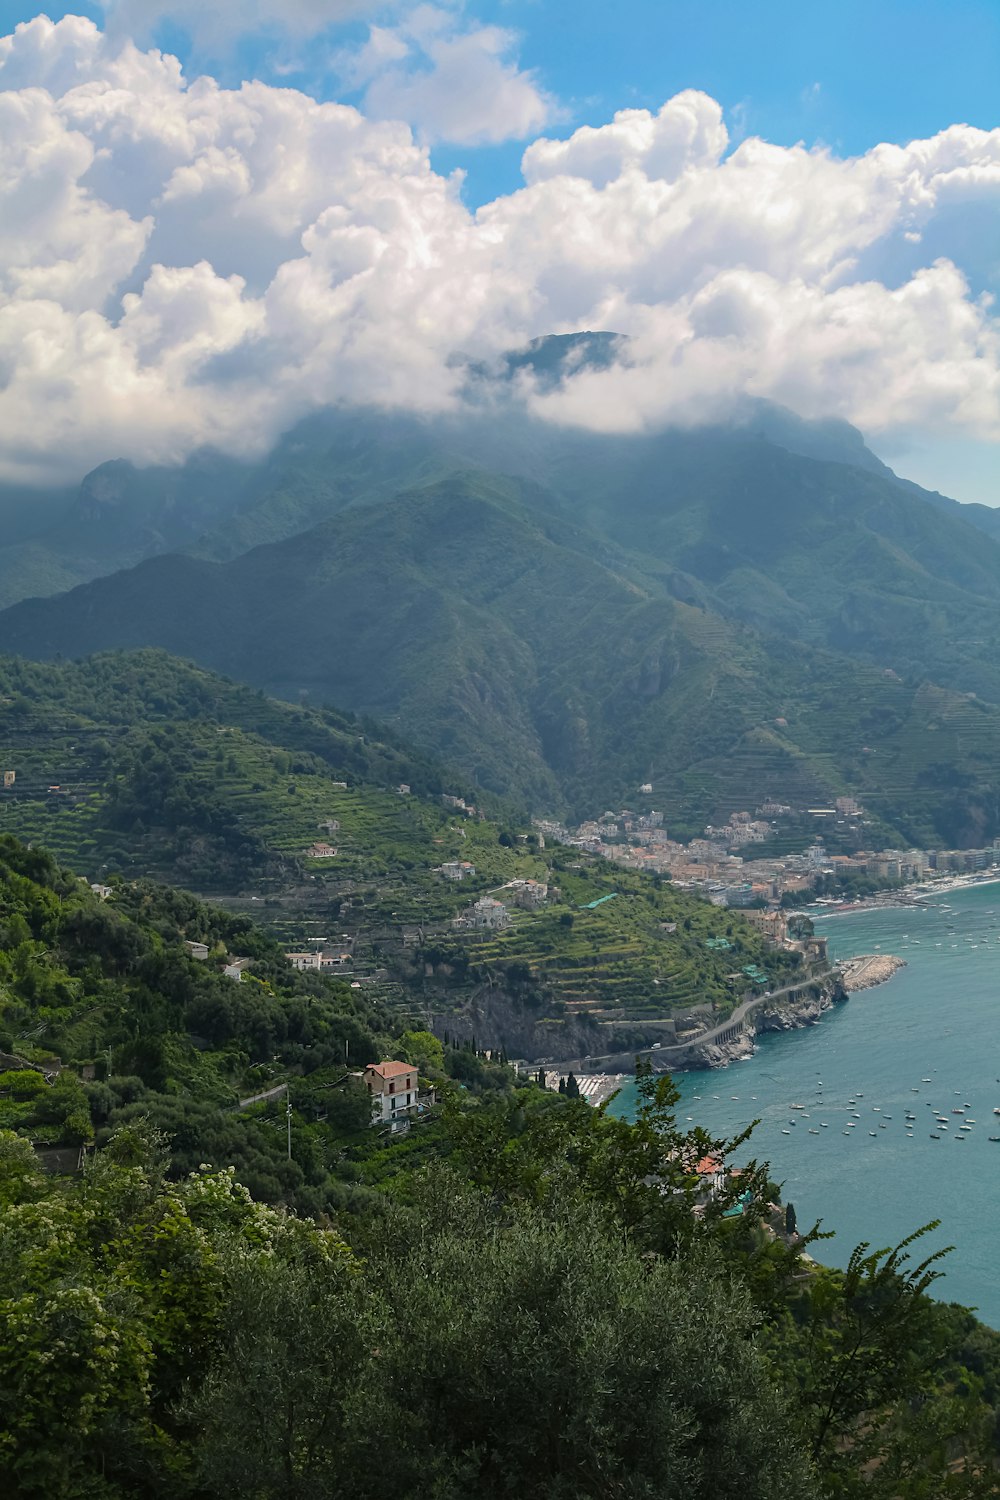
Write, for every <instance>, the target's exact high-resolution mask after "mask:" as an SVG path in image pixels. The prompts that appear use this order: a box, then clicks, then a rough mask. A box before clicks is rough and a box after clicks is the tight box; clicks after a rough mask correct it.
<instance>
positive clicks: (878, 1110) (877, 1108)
mask: <svg viewBox="0 0 1000 1500" xmlns="http://www.w3.org/2000/svg"><path fill="white" fill-rule="evenodd" d="M872 1109H873V1110H874V1111H875V1113H876V1114H880V1113H881V1111H882V1106H881V1104H873V1105H872Z"/></svg>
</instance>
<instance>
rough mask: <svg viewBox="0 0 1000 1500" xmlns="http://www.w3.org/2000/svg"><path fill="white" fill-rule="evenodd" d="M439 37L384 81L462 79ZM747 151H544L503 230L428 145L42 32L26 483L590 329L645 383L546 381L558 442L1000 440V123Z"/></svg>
mask: <svg viewBox="0 0 1000 1500" xmlns="http://www.w3.org/2000/svg"><path fill="white" fill-rule="evenodd" d="M408 25H409V29H408V30H406V31H405V32H404V31H403V30H402V29H401V28H400V27H399V26H397V27H395V28H390V29H389V30H386V31H385V32H384V34H378V33H375V34H373V38H372V41H371V42H370V46H369V50H368V52H367V54H366V55H365V56H363V57H360V58H357V59H356V62H357V66H358V67H359V68H361V69H367V72H366V73H365V77H366V79H367V83H368V87H369V92H371V90H372V89H377V87H378V86H380V85H383V86H384V85H385V80H386V78H387V77H390V76H391V74H392V71H393V69H394V68H397V67H403V68H411V67H412V61H413V59H414V58H415V59H416V62H417V64H418V66H423V64H422V63H421V62H420V59H421V58H428V57H429V58H431V59H432V67H433V68H437V69H444V71H445V72H446V70H447V66H450V65H451V64H450V62H449V61H448V58H449V54H448V52H447V48H450V47H452V46H454V45H457V43H458V42H459V41H461V36H460V35H459V33H458V32H457V31H456V28H455V24H454V20H453V18H452V17H449V16H448V15H445V14H443V13H442V12H440V11H437V10H431V9H428V8H423V9H422V10H421V11H420V12H418V13H416V15H415V17H411V21H410V23H408ZM472 34H475V33H467V34H466V35H472ZM505 45H506V44H505V43H504V42H503V41H502V40H501V39H496V40H494V41H491V42H490V43H489V45H487V46H486V47H485V53H484V55H485V56H486V57H487V61H488V62H489V61H490V59H492V62H493V63H496V64H497V66H499V67H500V68H501V70H502V69H503V68H504V67H506V66H508V64H506V63H505V62H504V58H505V56H506V55H507V54H506V53H505V52H504V46H505ZM404 46H405V48H406V49H407V52H406V56H405V57H404V56H403V55H402V53H401V51H400V49H401V47H404ZM435 48H444V49H445V50H444V51H438V52H434V50H433V49H435ZM491 48H492V50H491ZM435 58H436V59H437V61H436V62H435V61H433V59H435ZM442 59H443V61H442ZM360 76H361V75H359V77H360ZM408 76H409V74H408ZM432 76H434V75H432ZM441 76H443V74H442V75H441ZM373 97H377V95H376V96H373ZM428 97H430V96H428ZM433 107H434V108H440V109H444V108H445V106H444V105H443V104H441V102H440V100H439V101H437V103H436V104H434V106H433ZM450 107H453V108H454V109H456V110H458V113H459V117H461V118H463V119H464V120H465V122H466V123H465V125H464V126H463V127H462V128H465V129H470V130H472V129H473V126H471V125H470V124H469V121H470V120H471V119H473V116H472V115H470V114H467V113H466V114H463V113H462V112H463V111H464V109H465V106H464V105H461V104H454V103H453V105H452V106H450ZM388 108H389V106H388V104H386V109H387V110H388ZM422 108H423V106H422ZM510 108H511V110H514V106H513V105H511V107H510ZM525 108H527V106H525ZM426 109H427V110H428V111H430V113H428V115H427V121H425V127H424V128H425V129H427V130H430V129H431V125H430V124H429V123H427V122H428V121H430V120H431V119H432V118H433V111H432V109H431V105H430V104H427V105H426ZM487 115H488V111H487ZM484 118H485V116H484ZM439 128H444V127H439ZM449 128H451V129H452V130H454V129H455V128H456V127H455V125H454V119H453V120H452V122H451V125H450V127H449ZM475 128H476V129H478V130H479V131H480V132H482V131H485V130H486V129H487V128H488V127H487V126H486V125H484V124H481V125H480V126H479V127H475ZM489 128H492V127H489ZM727 146H728V142H727V137H726V132H725V127H724V125H723V123H722V116H721V112H720V110H719V107H718V105H717V104H716V103H715V102H714V101H713V100H711V99H709V98H707V97H706V96H705V95H703V94H698V93H694V92H687V93H683V94H680V95H678V96H677V97H676V98H675V99H672V100H669V101H668V102H667V104H665V105H664V107H663V109H661V110H660V111H659V112H658V113H656V114H652V113H649V112H646V111H642V110H627V111H623V112H622V113H621V114H619V115H617V116H616V117H615V119H614V120H613V121H612V122H610V123H609V124H608V125H606V126H603V127H600V128H596V129H595V128H585V129H581V130H578V131H576V132H575V133H574V134H573V135H571V136H570V137H569V139H568V140H565V141H555V140H536V141H535V142H534V143H533V144H532V145H530V146H529V147H528V149H527V151H526V152H525V156H524V173H525V184H526V185H525V187H524V188H523V189H521V190H520V191H519V192H516V193H514V194H512V195H510V196H508V197H502V198H498V199H497V200H495V201H494V202H492V203H490V204H487V205H486V206H485V207H484V208H482V209H480V210H479V211H478V212H477V213H475V214H473V213H470V212H469V211H468V210H467V209H466V208H465V207H464V205H463V204H462V202H461V198H460V196H459V182H458V180H457V179H450V178H446V177H443V176H442V175H440V174H439V173H436V172H435V171H434V170H433V169H432V167H431V164H430V161H429V157H428V154H427V150H426V149H425V147H424V146H422V145H421V144H418V143H417V142H415V140H414V138H413V134H412V132H411V129H410V128H409V126H408V125H406V124H402V123H400V122H398V121H393V120H389V119H387V120H376V119H372V118H366V117H365V116H364V115H362V114H361V113H360V112H359V111H357V110H355V109H351V108H348V107H345V106H343V105H340V104H335V103H318V102H316V101H315V100H314V99H312V98H310V97H308V96H307V95H306V94H304V93H301V92H299V91H296V90H293V89H276V88H271V87H268V86H266V85H263V84H260V83H253V84H244V85H243V86H242V87H241V88H239V89H225V88H221V87H220V86H219V85H218V84H217V83H216V82H215V81H214V80H212V79H211V78H200V79H196V80H195V81H193V82H191V83H190V84H188V83H187V82H186V80H185V79H184V78H183V76H182V74H181V70H180V68H179V66H178V64H177V63H176V61H175V60H174V59H172V58H169V57H165V56H163V55H161V54H160V53H159V52H157V51H155V50H150V51H141V50H139V49H137V48H136V47H135V46H134V45H133V44H131V43H129V42H126V41H118V40H116V39H115V38H114V37H109V36H104V35H102V33H101V32H100V31H99V30H98V29H97V28H96V27H95V26H93V25H92V24H91V23H90V22H88V21H84V20H81V19H80V18H68V19H66V20H64V21H61V22H59V23H58V24H55V25H54V24H53V23H51V22H49V21H46V20H45V19H44V18H39V19H37V20H35V21H33V22H31V23H30V24H28V25H26V26H23V27H20V28H18V30H17V32H16V33H15V34H14V36H13V37H9V38H6V39H3V40H0V478H14V477H18V478H22V479H24V478H29V479H30V478H32V477H35V478H39V479H43V478H51V477H62V478H65V477H71V476H73V475H78V474H79V473H80V472H81V471H83V470H84V469H86V468H87V467H89V466H91V465H93V464H94V463H97V462H99V461H101V460H103V459H105V458H108V457H111V456H115V455H119V454H120V455H123V456H126V457H129V458H132V459H133V460H135V461H138V462H153V461H159V462H164V461H172V460H175V459H180V458H183V457H184V455H185V454H186V453H188V452H190V451H191V450H192V449H193V448H195V447H197V446H198V445H200V444H204V443H214V444H217V445H218V446H220V447H222V448H224V449H227V450H229V451H233V452H238V453H246V452H253V451H258V452H260V451H263V450H264V449H265V448H266V446H267V445H268V444H269V443H270V442H271V441H272V440H273V439H274V438H275V437H276V436H277V434H278V433H279V432H280V431H281V430H283V429H284V428H286V427H287V426H288V425H290V424H291V423H292V422H293V421H294V420H296V418H298V417H299V416H301V415H303V414H304V413H305V412H307V411H309V410H310V409H312V408H314V407H316V406H318V405H322V404H326V403H328V402H334V401H344V402H348V401H355V400H358V401H375V402H383V403H386V404H397V405H400V406H404V407H408V408H411V409H414V410H441V409H443V408H446V407H448V406H449V405H450V404H453V403H454V402H455V401H456V400H458V399H460V398H459V395H458V391H457V385H458V382H459V380H460V375H459V374H458V372H457V371H456V368H455V365H454V362H453V356H454V354H455V352H456V351H462V352H465V353H468V354H470V355H473V356H476V357H482V358H488V357H489V356H491V355H493V354H495V353H496V352H497V351H499V350H502V349H505V348H510V347H512V346H516V345H518V344H521V343H523V342H524V341H526V340H527V339H528V338H530V337H533V336H535V335H537V334H539V333H544V332H565V331H570V330H574V329H578V328H586V327H589V328H610V329H616V330H618V331H620V332H623V333H627V334H630V335H632V339H633V342H632V344H631V346H630V353H629V364H628V366H627V367H621V368H617V369H613V370H611V371H608V372H604V373H601V374H595V373H589V372H587V371H585V370H584V371H581V372H579V373H578V374H576V375H575V376H574V378H573V379H572V380H570V381H569V382H568V383H567V385H566V386H565V387H564V388H563V389H561V390H558V391H554V392H538V391H534V390H533V389H532V388H531V386H530V382H525V386H524V394H525V399H527V400H529V401H531V402H532V403H533V405H534V407H535V409H536V410H537V411H538V412H539V413H540V414H541V415H542V416H544V417H546V418H548V419H550V420H552V421H559V422H575V423H583V424H586V425H591V426H601V427H605V428H613V429H616V430H628V429H630V428H636V427H641V426H650V425H654V424H658V423H663V422H667V421H671V420H682V421H695V420H702V419H704V418H705V417H707V416H711V415H713V414H716V413H717V412H719V411H720V410H722V409H724V408H725V406H726V405H727V404H729V403H731V402H732V401H733V400H734V399H737V398H738V397H739V396H740V395H741V394H742V393H744V392H750V393H752V394H755V395H760V396H768V397H771V398H773V399H776V400H778V401H783V402H785V403H786V404H787V405H789V406H790V407H792V408H793V409H794V410H796V411H799V412H800V413H802V414H803V415H807V416H810V415H827V414H839V415H842V416H845V417H847V418H849V419H851V420H853V421H855V422H857V423H859V425H861V426H862V428H864V429H865V430H867V431H869V432H873V433H879V432H881V433H884V434H886V435H887V437H889V438H892V439H893V440H894V441H897V440H898V441H902V440H903V437H904V436H905V434H906V432H907V431H913V430H915V429H918V428H919V429H921V430H922V431H923V432H924V433H925V434H931V433H934V432H938V433H941V434H944V435H948V434H951V435H954V434H956V433H961V432H965V433H967V434H970V435H972V436H974V437H977V438H979V439H983V440H992V441H994V442H996V441H1000V338H998V325H997V320H996V317H995V313H994V309H993V307H992V305H991V303H990V301H989V296H988V290H987V289H988V287H989V286H990V284H991V279H995V278H996V275H997V272H998V267H997V262H996V246H997V245H998V244H1000V232H998V231H1000V131H994V132H992V133H990V132H984V131H979V130H974V129H971V128H970V127H967V126H953V127H952V128H951V129H950V130H947V131H944V132H942V133H941V134H940V135H938V136H935V137H934V138H933V139H932V140H929V141H917V142H913V143H912V144H911V145H909V146H906V147H898V146H879V147H876V148H875V149H874V150H872V151H870V152H869V153H867V154H866V155H865V156H862V157H859V158H856V159H851V160H838V159H837V158H836V157H834V156H833V155H832V154H830V153H829V152H826V151H806V150H805V149H803V148H801V147H796V148H792V149H785V148H779V147H775V146H770V145H768V144H766V143H765V142H762V141H760V140H757V139H752V138H751V139H748V140H745V141H743V142H742V143H741V144H740V145H739V146H738V147H737V149H736V150H734V151H731V152H730V154H729V155H726V151H727Z"/></svg>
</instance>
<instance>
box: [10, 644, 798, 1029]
mask: <svg viewBox="0 0 1000 1500" xmlns="http://www.w3.org/2000/svg"><path fill="white" fill-rule="evenodd" d="M0 696H2V698H3V702H2V703H0V747H2V754H3V757H4V767H5V768H10V769H12V770H14V772H15V781H14V783H13V785H12V786H10V787H8V788H6V789H5V790H3V791H0V832H3V833H10V834H15V835H16V836H18V837H19V838H22V839H28V840H31V841H32V842H36V843H39V844H44V845H46V846H48V847H50V848H51V849H53V850H54V851H55V852H56V853H57V855H58V856H59V858H60V859H61V860H63V861H65V863H66V864H68V865H69V866H70V867H71V868H73V869H75V870H76V871H77V872H78V873H79V874H81V875H84V876H86V877H87V878H89V879H91V880H95V881H98V882H107V881H108V880H112V881H113V880H114V879H115V876H116V873H117V874H120V875H121V876H123V877H125V878H126V879H131V878H134V877H137V876H139V877H149V876H153V877H156V878H158V879H161V880H166V881H169V882H171V883H174V884H180V885H183V886H185V887H187V888H188V889H189V890H193V891H195V892H198V893H201V894H205V893H210V894H212V895H213V896H214V897H215V898H217V899H219V900H221V901H222V902H223V903H224V904H225V905H226V906H228V907H229V908H230V909H231V910H234V911H237V912H239V913H240V914H242V915H244V916H251V917H255V918H256V919H257V920H263V921H264V922H266V924H267V925H268V926H269V928H270V930H271V931H272V932H273V933H274V934H275V935H277V936H278V937H280V938H281V940H282V941H284V942H285V943H286V944H288V945H289V946H294V947H301V945H302V944H303V943H310V942H317V943H318V942H319V941H320V940H324V941H325V943H326V946H327V947H329V948H331V949H334V950H338V951H339V952H341V953H342V954H343V955H344V960H343V965H344V966H343V971H342V972H344V973H345V974H346V975H347V976H348V978H349V979H350V980H351V981H352V982H355V983H358V984H360V985H361V986H362V987H363V988H364V989H365V990H366V991H367V992H368V993H369V994H370V995H371V996H372V997H373V998H378V999H381V1000H383V1001H385V1002H387V1003H389V1004H391V1006H392V1007H393V1008H394V1010H395V1012H396V1013H399V1014H403V1015H405V1016H407V1017H414V1018H422V1019H423V1020H426V1018H427V1016H428V1014H430V1015H432V1016H433V1015H437V1016H438V1017H442V1016H453V1017H454V1016H458V1015H460V1014H461V1012H462V1009H463V1007H464V1006H465V1004H466V1003H467V1001H468V999H469V997H470V996H472V995H474V994H478V993H480V992H482V991H483V990H485V991H487V992H489V991H490V990H491V989H497V990H498V991H503V992H504V994H505V995H506V996H508V997H513V1003H514V1004H515V1005H516V1006H518V1007H520V1008H521V1009H523V1010H527V1011H529V1012H530V1014H531V1017H532V1020H533V1023H538V1025H540V1026H542V1028H543V1029H544V1027H545V1026H546V1025H548V1026H549V1027H554V1028H559V1027H561V1026H562V1027H565V1025H566V1024H567V1022H568V1021H571V1020H572V1019H573V1018H577V1019H581V1018H583V1017H593V1018H594V1019H595V1020H596V1021H608V1022H612V1023H617V1022H622V1023H624V1022H634V1023H637V1024H638V1023H643V1022H651V1021H654V1020H659V1021H662V1020H664V1019H666V1018H669V1017H672V1016H678V1015H679V1016H681V1017H683V1014H684V1012H686V1011H687V1009H688V1008H689V1007H691V1006H693V1005H702V1006H707V1007H709V1008H712V1007H714V1008H716V1009H719V1010H721V1011H722V1012H723V1013H724V1012H725V1011H727V1010H728V1009H729V1008H731V1007H732V1005H733V1004H734V1003H736V1001H737V1000H738V998H739V997H740V996H741V995H742V994H743V993H745V992H747V991H753V990H755V989H757V990H759V989H761V988H763V987H767V986H769V985H770V984H772V983H773V982H775V981H776V980H777V979H778V978H779V977H780V976H782V975H784V974H786V973H787V972H788V970H789V968H790V966H794V959H793V958H792V957H791V956H789V955H787V954H783V953H778V952H777V951H770V950H768V949H767V947H766V945H765V944H764V942H763V940H762V939H761V937H760V936H759V934H757V933H756V932H755V931H754V930H753V929H752V928H751V927H750V926H749V925H748V924H747V923H746V922H744V921H743V920H742V919H741V918H740V917H738V916H736V915H734V914H732V913H727V912H723V911H720V910H719V909H717V908H715V907H712V906H710V905H708V904H707V903H705V902H702V901H699V900H696V899H694V898H693V897H690V896H688V895H685V894H683V893H681V892H677V891H674V890H673V889H672V888H671V886H670V884H669V882H657V881H653V880H649V879H647V878H646V877H644V876H640V875H637V874H631V873H627V872H624V871H619V870H613V869H612V868H611V867H609V866H607V865H605V864H603V863H599V862H597V861H594V860H592V859H590V858H589V857H587V856H581V855H580V854H579V853H578V852H577V851H575V850H568V849H564V848H562V847H561V846H556V847H554V848H553V847H550V848H548V849H546V848H544V846H543V844H542V842H541V840H540V839H539V838H538V836H537V835H536V834H535V833H534V832H533V831H531V829H530V827H527V826H525V825H523V824H520V823H519V822H518V820H517V818H516V817H514V816H512V815H510V814H504V813H503V811H502V809H494V813H493V816H487V815H486V812H485V811H484V810H482V809H478V810H476V811H475V812H470V811H469V808H470V807H471V802H470V800H469V794H468V793H467V789H463V788H462V787H461V785H457V784H456V783H455V782H453V781H452V780H451V779H450V778H448V777H447V776H446V775H445V774H444V773H443V772H442V771H441V770H440V769H439V768H437V767H434V766H433V765H432V764H431V763H429V762H427V761H424V760H422V759H421V758H420V757H419V756H414V757H412V758H410V757H408V755H407V753H406V752H405V751H404V750H403V749H402V748H397V747H393V746H391V745H386V744H384V743H382V742H381V741H379V740H378V739H377V738H376V737H375V735H374V733H373V732H372V728H371V726H367V727H363V726H361V725H360V724H357V723H353V722H352V721H350V720H349V719H347V718H345V717H344V716H342V715H337V714H335V713H332V712H320V711H316V710H312V709H303V708H293V707H292V706H290V705H286V704H281V703H277V702H274V701H273V700H267V699H265V698H263V697H262V696H261V695H260V694H258V693H255V692H254V691H252V690H250V689H247V688H241V687H239V686H237V685H236V684H233V683H230V682H227V681H225V679H222V678H219V677H215V676H213V675H212V674H211V673H208V672H205V671H204V670H203V669H201V668H197V667H194V666H192V665H190V664H186V663H182V662H178V661H175V660H173V659H171V658H169V657H167V656H165V655H164V654H162V653H159V652H152V651H143V652H137V653H134V654H121V655H113V656H107V657H97V658H94V659H92V660H90V661H87V662H82V663H78V664H57V665H50V666H37V665H32V664H29V663H24V662H19V661H11V660H5V661H3V662H2V663H0ZM85 709H86V710H87V711H85ZM407 787H408V788H409V790H406V789H405V788H407ZM456 799H458V800H459V802H460V803H464V804H465V806H464V807H463V806H462V805H455V803H456ZM317 844H321V845H324V846H325V847H324V848H323V849H320V850H315V851H314V846H315V845H317ZM311 851H314V852H311ZM448 863H463V864H464V867H465V868H466V869H467V871H468V873H466V874H465V875H464V878H462V879H461V880H454V879H450V878H448V877H447V875H446V874H444V873H442V872H441V870H440V868H439V867H440V866H442V865H444V864H448ZM518 880H520V881H524V880H529V881H536V882H539V883H541V884H544V885H546V886H548V887H549V893H548V899H547V900H546V901H545V902H544V903H543V904H542V905H540V906H539V907H538V908H537V909H523V908H521V907H519V906H518V905H517V897H516V896H515V894H514V892H513V891H512V890H511V888H510V882H511V881H518ZM612 894H613V896H614V899H613V900H610V901H604V900H602V898H604V897H606V896H609V895H612ZM486 895H492V896H493V897H494V898H495V899H497V900H499V901H500V902H501V903H503V904H505V905H506V906H507V908H508V911H509V914H510V918H511V922H510V925H509V927H507V928H506V929H504V930H503V931H502V932H499V933H496V934H490V933H488V932H485V933H484V932H481V931H478V930H476V929H472V930H464V929H459V928H456V926H455V919H456V917H459V916H460V915H461V914H462V913H463V912H467V911H468V910H469V908H470V907H471V906H472V904H473V903H474V902H475V901H476V900H477V899H479V898H480V897H482V896H486ZM594 903H599V904H597V905H595V904H594ZM709 939H720V940H723V941H722V942H720V945H719V946H718V947H712V948H709V947H706V942H707V941H708V940H709ZM724 943H728V944H730V945H731V946H730V947H726V946H724ZM752 965H755V966H759V967H760V972H761V973H762V974H764V975H765V976H766V977H765V978H763V979H755V978H753V977H752V976H751V975H749V974H748V973H747V972H746V970H747V969H748V968H749V967H750V966H752ZM556 1035H558V1031H557V1032H556Z"/></svg>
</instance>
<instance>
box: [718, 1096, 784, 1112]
mask: <svg viewBox="0 0 1000 1500" xmlns="http://www.w3.org/2000/svg"><path fill="white" fill-rule="evenodd" d="M715 1097H716V1099H717V1098H718V1097H719V1096H718V1094H716V1095H715ZM788 1108H789V1109H805V1105H804V1104H790V1105H789V1106H788Z"/></svg>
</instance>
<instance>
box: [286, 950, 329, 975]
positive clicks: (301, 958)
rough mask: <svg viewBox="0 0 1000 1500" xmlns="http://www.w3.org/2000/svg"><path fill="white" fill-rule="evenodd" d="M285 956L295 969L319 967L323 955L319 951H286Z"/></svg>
mask: <svg viewBox="0 0 1000 1500" xmlns="http://www.w3.org/2000/svg"><path fill="white" fill-rule="evenodd" d="M285 957H286V958H287V959H288V962H289V963H290V964H291V966H292V968H293V969H299V970H305V969H318V968H320V960H321V956H320V954H319V952H318V951H316V950H314V951H313V952H311V953H286V954H285Z"/></svg>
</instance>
